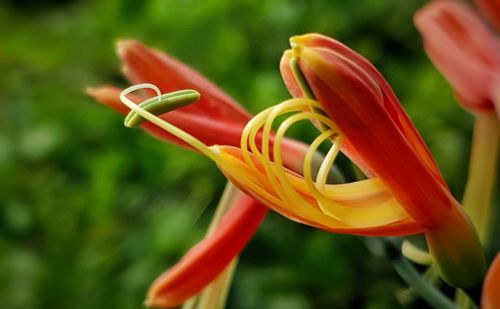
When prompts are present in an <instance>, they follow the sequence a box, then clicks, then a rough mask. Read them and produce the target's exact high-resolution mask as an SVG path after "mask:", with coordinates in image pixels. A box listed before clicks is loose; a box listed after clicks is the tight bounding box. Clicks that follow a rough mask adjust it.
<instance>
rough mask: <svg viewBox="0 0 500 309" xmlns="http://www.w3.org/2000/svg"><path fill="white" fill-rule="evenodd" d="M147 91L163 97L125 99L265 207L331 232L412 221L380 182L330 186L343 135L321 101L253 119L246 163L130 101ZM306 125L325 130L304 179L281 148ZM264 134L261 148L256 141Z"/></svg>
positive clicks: (244, 149) (290, 103) (288, 104)
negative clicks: (320, 155) (321, 154)
mask: <svg viewBox="0 0 500 309" xmlns="http://www.w3.org/2000/svg"><path fill="white" fill-rule="evenodd" d="M145 88H148V89H153V90H154V91H155V92H156V93H157V94H158V96H160V95H161V93H160V90H159V89H158V88H157V87H156V86H154V85H151V84H141V85H136V86H133V87H130V88H128V89H126V90H124V91H123V92H122V93H121V95H120V99H121V100H122V102H123V104H125V105H126V106H127V107H129V108H130V109H131V110H133V111H135V112H137V113H138V114H139V115H140V116H141V117H143V118H145V119H147V120H148V121H150V122H152V123H154V124H155V125H157V126H159V127H161V128H162V129H164V130H165V131H167V132H169V133H170V134H172V135H174V136H176V137H177V138H179V139H181V140H183V141H184V142H186V143H187V144H188V145H190V146H192V147H193V148H194V149H196V150H198V151H199V152H201V153H203V154H204V155H206V156H207V157H209V158H210V159H212V160H213V161H214V162H216V163H217V165H218V166H219V167H220V168H221V170H223V171H224V172H225V173H226V174H227V175H228V176H229V177H230V179H231V180H232V181H233V182H235V184H236V185H237V186H238V187H240V188H242V189H244V190H246V191H247V192H250V193H252V195H254V197H255V198H256V199H258V200H259V201H261V202H262V203H264V204H267V205H269V204H270V205H272V206H273V207H276V208H278V209H279V210H280V211H283V213H288V214H290V215H291V216H294V215H296V216H298V217H301V218H303V219H305V220H308V221H310V222H309V223H310V224H311V225H316V226H320V227H321V226H323V227H330V228H349V227H371V226H377V225H384V224H388V223H392V222H395V221H398V220H401V219H404V218H407V217H408V214H407V213H406V212H405V211H404V209H403V208H402V207H401V206H400V205H399V204H398V203H397V202H396V201H395V199H394V198H393V197H392V196H391V195H390V193H388V191H387V190H386V188H385V186H384V185H383V183H381V182H380V180H378V179H368V180H365V181H360V182H357V183H353V184H342V185H332V184H328V183H327V181H328V179H327V178H328V173H329V171H330V169H331V168H332V166H333V164H334V161H335V158H336V156H337V154H338V153H339V151H340V147H341V145H342V142H343V140H344V135H343V133H342V132H341V131H340V129H339V128H338V127H337V126H336V124H335V123H334V122H333V121H332V120H331V119H329V118H328V117H326V116H325V115H324V114H323V109H322V107H321V105H320V104H319V103H317V102H316V101H313V100H310V99H291V100H287V101H284V102H282V103H280V104H278V105H276V106H274V107H271V108H268V109H266V110H264V111H263V112H261V113H259V114H258V115H256V116H255V117H254V118H252V119H251V120H250V121H249V122H248V123H247V125H246V126H245V128H244V130H243V132H242V135H241V155H242V158H243V160H241V159H238V158H237V157H234V156H233V155H230V154H228V153H227V152H224V151H223V148H219V147H218V146H212V147H207V146H206V145H205V144H203V142H201V141H200V140H198V139H196V138H195V137H193V136H191V135H190V134H188V133H186V132H184V131H182V130H181V129H179V128H177V127H175V126H173V125H171V124H170V123H168V122H166V121H164V120H163V119H161V118H159V117H157V116H155V115H154V114H152V113H150V112H148V111H147V110H145V109H143V108H142V107H140V106H138V105H137V104H136V103H134V102H132V101H131V100H130V99H128V98H127V94H129V93H131V92H133V91H136V90H140V89H145ZM290 114H291V115H290ZM283 115H285V116H286V117H287V118H286V119H285V120H284V121H282V122H281V123H280V125H279V127H278V129H277V131H276V134H275V135H274V141H272V142H271V138H272V134H273V132H272V130H273V124H274V123H275V121H276V119H277V118H278V117H280V116H283ZM304 120H307V121H311V122H312V123H314V124H316V125H317V126H319V127H321V132H320V134H319V135H318V136H317V137H316V139H315V140H314V141H313V142H312V143H311V145H310V147H309V148H308V149H307V151H306V153H305V157H304V162H303V176H301V175H298V174H295V173H293V172H291V171H289V170H287V169H286V168H285V167H284V165H283V160H282V153H281V145H282V142H283V139H284V137H285V134H286V132H287V131H288V130H289V128H290V127H291V126H292V125H294V124H295V123H297V122H299V121H304ZM259 134H260V137H261V143H260V145H258V142H257V140H258V137H259ZM327 140H330V141H331V142H332V145H331V147H330V149H329V151H328V153H327V155H326V157H325V158H324V160H323V162H322V163H321V164H320V167H319V170H318V173H317V175H316V179H315V180H313V171H312V166H313V164H312V162H313V156H314V154H315V153H316V152H317V150H318V147H319V146H320V145H321V144H322V143H324V142H325V141H327ZM259 146H260V147H259Z"/></svg>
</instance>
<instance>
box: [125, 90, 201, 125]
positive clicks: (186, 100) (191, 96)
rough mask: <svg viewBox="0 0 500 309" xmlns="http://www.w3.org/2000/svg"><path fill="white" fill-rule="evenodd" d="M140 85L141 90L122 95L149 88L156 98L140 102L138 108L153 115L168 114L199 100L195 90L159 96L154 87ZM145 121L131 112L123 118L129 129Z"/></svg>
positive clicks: (134, 112)
mask: <svg viewBox="0 0 500 309" xmlns="http://www.w3.org/2000/svg"><path fill="white" fill-rule="evenodd" d="M146 85H147V84H142V85H141V86H142V88H134V89H129V91H127V92H126V93H125V94H124V95H127V94H129V93H130V92H132V91H135V90H138V89H144V88H146V87H147V88H150V89H153V90H155V91H156V93H157V94H158V95H157V96H155V97H153V98H150V99H148V100H146V101H144V102H141V103H140V104H139V106H140V107H141V108H143V109H145V110H146V111H148V112H150V113H152V114H154V115H161V114H165V113H168V112H170V111H173V110H176V109H178V108H180V107H183V106H186V105H188V104H191V103H194V102H196V101H198V100H199V99H200V93H199V92H198V91H196V90H190V89H188V90H180V91H174V92H170V93H165V94H161V93H160V91H159V90H158V89H157V88H156V86H154V85H148V86H146ZM144 121H145V119H144V118H143V117H141V115H139V114H138V113H137V112H136V111H134V110H131V111H130V112H129V113H128V115H127V117H126V118H125V122H124V123H125V126H126V127H129V128H133V127H136V126H138V125H140V124H141V123H143V122H144Z"/></svg>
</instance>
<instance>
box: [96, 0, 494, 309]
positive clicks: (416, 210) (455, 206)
mask: <svg viewBox="0 0 500 309" xmlns="http://www.w3.org/2000/svg"><path fill="white" fill-rule="evenodd" d="M478 4H479V7H480V8H481V9H483V10H484V12H486V14H485V15H486V16H487V17H488V18H490V20H491V21H492V24H493V25H495V26H496V27H499V26H500V22H499V17H500V16H499V13H498V12H499V11H500V10H499V7H498V3H497V2H494V1H487V0H484V1H478ZM491 8H493V9H491ZM415 21H416V24H417V27H418V28H419V30H420V31H421V32H422V34H423V37H424V42H425V47H426V51H427V52H428V54H429V56H430V58H431V59H432V61H433V62H434V63H435V64H436V66H437V67H438V68H439V69H440V70H441V71H442V72H443V74H444V75H445V76H446V77H447V78H448V80H449V82H450V84H451V85H452V86H453V88H454V90H455V93H456V95H457V98H458V100H459V102H461V104H462V105H463V106H464V107H466V108H467V109H469V110H471V111H473V112H474V113H476V114H478V115H483V114H487V115H488V117H487V119H489V120H488V121H490V125H491V126H493V127H494V128H496V130H497V131H494V132H496V137H495V136H494V139H493V140H495V138H496V140H495V142H494V143H497V142H498V128H499V127H500V126H499V125H498V119H497V117H496V116H493V120H491V119H492V116H491V115H494V111H495V109H496V111H497V112H499V110H500V106H499V102H500V100H499V96H500V88H499V82H500V78H499V76H500V48H499V46H500V44H498V43H499V42H498V38H497V37H496V35H495V34H494V32H493V30H490V29H489V28H488V27H487V26H486V25H484V24H483V23H482V22H481V21H480V20H478V18H477V17H476V15H475V13H473V12H472V11H471V10H470V9H469V8H467V7H465V6H464V5H463V4H460V3H458V2H455V1H435V2H433V3H430V4H429V5H427V6H426V7H425V8H423V9H422V10H421V11H419V12H418V13H417V14H416V17H415ZM290 42H291V49H290V50H287V51H285V52H284V54H283V57H282V59H281V63H280V70H281V74H282V77H283V80H284V82H285V84H286V86H287V88H288V90H289V92H290V94H291V95H292V97H293V98H292V99H289V100H286V101H284V102H281V103H279V104H276V105H275V106H272V107H270V108H268V109H266V110H264V111H262V112H260V113H259V114H257V115H255V116H254V117H252V116H251V115H250V114H249V113H248V112H247V111H245V110H244V109H243V108H242V107H241V106H239V105H238V104H237V103H236V102H235V101H234V100H233V99H232V98H230V97H229V96H228V95H226V94H225V93H224V92H222V91H221V90H220V89H219V88H218V87H217V86H215V85H214V84H212V83H211V82H209V81H208V80H206V79H205V78H204V77H202V76H201V75H200V74H199V73H197V72H196V71H194V70H193V69H191V68H189V67H187V66H186V65H184V64H182V63H181V62H179V61H177V60H175V59H174V58H172V57H170V56H168V55H166V54H163V53H161V52H159V51H157V50H154V49H150V48H147V47H145V46H143V45H142V44H140V43H138V42H136V41H125V42H120V43H119V44H118V54H119V55H120V57H121V58H122V60H123V62H124V69H123V71H124V74H125V75H126V76H127V78H128V79H129V80H130V81H131V82H132V83H134V84H139V85H136V86H133V87H132V88H129V89H127V90H125V91H122V90H121V89H118V88H115V87H109V86H105V87H100V88H91V89H89V90H88V93H89V94H90V95H91V96H93V97H95V98H96V99H97V100H98V101H100V102H102V103H104V104H105V105H107V106H109V107H111V108H113V109H115V110H117V111H118V112H120V113H122V114H124V115H125V114H128V116H127V120H126V125H127V126H137V125H140V126H141V127H142V128H143V129H144V130H146V131H147V132H149V133H151V134H153V135H155V136H157V137H159V138H160V139H163V140H166V141H169V142H172V143H174V144H177V145H180V146H182V147H185V148H187V149H190V150H194V151H197V152H200V153H201V154H203V155H205V156H207V157H208V158H209V159H211V160H213V161H214V162H215V163H216V164H217V166H218V167H219V169H220V170H221V171H222V173H224V175H225V176H226V177H227V178H228V180H229V181H230V182H231V183H232V186H234V187H236V188H237V189H235V188H231V189H230V190H229V191H230V193H228V196H226V198H223V200H222V202H221V206H220V207H221V209H224V210H223V211H222V213H221V214H220V216H219V217H218V218H217V220H215V221H214V225H213V228H212V229H211V231H210V232H209V233H208V234H207V236H206V237H205V238H204V239H203V240H202V241H200V243H198V244H197V245H196V246H194V247H193V248H192V249H191V250H190V251H189V252H188V253H187V254H186V255H185V256H184V258H182V259H181V260H180V261H179V262H178V264H176V265H174V266H173V267H171V268H170V269H169V270H168V271H167V272H165V273H164V274H162V275H161V276H160V277H159V278H158V279H157V280H156V281H155V282H154V283H153V285H152V287H151V289H150V291H149V294H148V298H147V304H148V305H150V306H157V307H172V306H178V305H180V304H182V303H184V302H186V301H187V300H188V299H190V298H192V297H195V296H196V295H198V294H199V293H200V292H202V290H203V289H204V288H206V287H207V286H208V285H209V284H211V283H212V284H213V282H215V280H221V278H222V277H221V276H222V275H221V274H223V272H224V270H226V271H229V270H230V268H231V265H234V261H235V259H236V257H237V256H238V254H239V253H240V251H241V250H242V249H243V248H244V246H245V245H246V243H247V242H248V240H249V239H250V238H251V236H252V235H253V233H254V232H255V230H256V229H257V228H258V226H259V224H260V222H261V221H262V220H263V218H264V216H265V214H266V212H267V210H268V209H272V210H273V211H276V212H278V213H279V214H281V215H283V216H285V217H286V218H289V219H290V220H293V221H295V222H299V223H302V224H306V225H309V226H312V227H315V228H319V229H321V230H324V231H328V232H333V233H342V234H353V235H363V236H406V235H414V234H421V235H424V236H425V239H426V240H427V245H428V249H429V253H430V255H431V256H432V259H431V260H432V263H434V265H435V266H436V267H437V268H438V269H439V274H440V276H441V278H443V280H445V281H446V282H447V283H448V284H449V285H451V286H453V287H457V288H463V289H473V288H474V287H476V286H478V285H480V284H481V283H482V282H483V279H484V275H485V272H486V264H487V263H486V259H485V255H484V250H483V245H482V244H481V241H480V239H481V240H484V239H483V236H482V235H483V232H481V233H480V236H481V237H478V235H477V233H476V229H478V230H480V231H482V230H483V227H482V226H483V225H484V223H478V222H479V221H477V220H476V217H475V216H474V215H471V219H472V221H471V220H470V219H469V217H468V215H467V214H466V212H465V211H464V208H463V207H462V205H461V204H460V203H459V202H458V201H457V200H456V199H455V198H454V197H453V195H452V194H451V192H450V190H449V188H448V187H447V185H446V183H445V181H444V179H443V177H442V176H441V174H440V172H439V169H438V167H437V165H436V163H435V162H434V160H433V158H432V156H431V153H430V151H429V149H428V148H427V147H426V145H425V144H424V142H423V140H422V138H421V137H420V135H419V133H418V132H417V130H416V129H415V127H414V125H413V124H412V122H411V120H410V118H409V117H408V115H407V114H406V113H405V111H404V110H403V108H402V106H401V104H400V103H399V101H398V99H397V98H396V96H395V95H394V93H393V91H392V90H391V88H390V86H389V85H388V83H387V82H386V81H385V79H384V78H383V77H382V75H381V74H380V73H379V72H378V71H377V69H376V68H375V67H374V66H373V65H372V64H371V63H370V62H369V61H368V60H366V59H365V58H363V57H362V56H361V55H359V54H357V53H356V52H355V51H353V50H351V49H350V48H348V47H347V46H345V45H343V44H342V43H340V42H338V41H336V40H334V39H331V38H329V37H326V36H323V35H319V34H306V35H301V36H294V37H292V38H291V39H290ZM182 89H190V90H182ZM178 90H182V91H178ZM133 91H138V93H134V94H131V93H132V92H133ZM174 91H177V92H174ZM165 93H166V94H165ZM162 94H163V95H162ZM478 117H479V116H478ZM300 121H309V122H311V123H312V124H313V125H314V126H315V127H316V128H317V137H316V138H315V139H314V141H313V142H312V143H311V144H310V145H306V144H304V143H302V142H298V141H295V140H293V139H290V138H288V137H287V136H286V133H287V130H288V129H289V128H290V127H291V126H293V125H294V124H296V123H298V122H300ZM491 123H493V124H491ZM322 144H328V147H329V150H328V152H327V153H326V155H324V156H323V155H321V154H320V153H319V151H318V148H319V147H320V145H322ZM495 145H496V144H495ZM495 149H498V147H497V146H496V148H495ZM495 151H497V150H495ZM495 151H494V153H495ZM339 152H343V153H344V154H345V155H346V156H347V157H349V158H350V159H351V161H352V162H353V163H354V164H356V165H357V166H358V167H359V168H360V170H361V171H362V172H363V173H364V175H365V176H366V179H361V180H358V181H355V182H350V183H338V182H343V181H341V180H340V178H341V177H340V176H339V174H338V171H337V170H336V169H335V167H334V161H335V158H336V156H337V155H338V153H339ZM492 160H493V163H491V164H494V162H495V160H496V156H495V155H493V159H492ZM491 164H490V166H489V167H490V168H491ZM471 166H472V165H471ZM493 170H494V169H493ZM494 176H495V175H494V172H493V176H491V177H492V178H493V180H494ZM491 177H490V178H491ZM332 179H333V180H335V181H332ZM488 183H491V181H489V182H488ZM490 187H491V186H490ZM488 188H489V187H488V186H487V185H486V186H483V189H485V190H486V191H488V190H490V191H491V188H489V189H488ZM470 191H471V192H472V191H474V192H476V191H477V190H473V189H471V190H470ZM490 193H491V192H489V191H488V192H486V196H488V194H490ZM476 195H477V194H476ZM490 195H491V194H490ZM469 196H475V194H473V193H471V194H470V195H469ZM469 199H470V200H472V202H470V203H469V202H467V203H466V202H465V201H464V206H466V207H465V209H466V211H467V213H469V211H468V209H469V207H471V206H468V205H469V204H471V203H473V201H474V200H477V199H476V198H469ZM489 203H490V199H489V198H486V202H485V203H484V204H489ZM466 204H467V205H466ZM485 207H486V208H488V207H489V206H485ZM481 213H483V211H481ZM485 233H486V232H485ZM483 244H484V243H483ZM498 269H500V260H499V258H498V257H497V258H496V259H495V262H494V263H493V264H492V267H491V271H490V272H489V274H488V276H487V277H486V280H485V282H486V283H485V288H484V293H483V296H482V303H483V305H484V307H485V308H494V306H495V305H498V304H499V300H498V297H497V296H496V295H495V292H494V291H493V290H494V289H495V286H497V285H498V283H497V282H498V280H500V279H499V277H500V276H499V273H500V272H499V270H498ZM221 291H222V289H219V290H216V293H219V294H220V295H222V294H223V293H222V292H221ZM495 297H497V298H495ZM216 301H217V302H218V304H221V299H218V300H216Z"/></svg>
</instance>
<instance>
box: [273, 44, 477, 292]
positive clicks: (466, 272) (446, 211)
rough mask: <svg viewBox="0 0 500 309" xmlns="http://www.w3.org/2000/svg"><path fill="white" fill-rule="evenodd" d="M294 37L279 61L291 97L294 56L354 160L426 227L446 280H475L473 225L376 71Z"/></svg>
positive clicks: (335, 49) (344, 53) (341, 50)
mask: <svg viewBox="0 0 500 309" xmlns="http://www.w3.org/2000/svg"><path fill="white" fill-rule="evenodd" d="M291 42H292V46H293V52H286V53H285V56H284V64H283V62H282V66H281V67H282V73H283V75H284V79H285V82H286V83H287V85H288V86H289V88H290V89H291V93H292V95H295V96H302V95H303V94H302V91H298V89H299V88H300V87H298V86H297V85H298V82H297V81H295V76H292V75H290V74H291V72H292V70H291V69H287V65H286V63H287V62H288V61H289V60H290V59H291V58H294V61H296V63H297V65H298V69H299V70H300V72H301V74H303V77H304V78H305V81H306V83H307V86H308V87H310V91H311V93H312V95H313V96H314V98H315V99H316V100H317V101H318V102H319V105H320V108H321V109H322V110H323V112H324V113H325V114H326V115H327V116H328V117H329V118H330V119H332V120H333V122H334V124H335V125H336V126H338V129H339V131H341V132H342V133H343V134H344V135H345V138H346V139H347V140H348V141H349V142H350V146H351V147H353V148H354V149H355V153H354V160H355V161H356V160H357V161H360V162H362V163H363V166H365V167H367V168H368V170H369V171H370V172H371V173H372V174H373V175H374V176H376V177H377V178H379V179H380V180H381V182H382V183H383V184H384V185H385V186H386V187H387V189H388V191H389V192H390V194H392V196H394V198H395V199H396V200H397V201H398V202H399V203H400V205H401V206H402V207H403V208H404V209H405V210H406V211H407V212H408V214H409V215H410V217H411V218H413V219H414V220H416V221H417V222H418V223H420V224H422V225H423V226H424V227H426V228H427V229H429V230H428V232H427V233H426V237H427V240H428V244H429V248H430V250H431V253H432V254H433V256H434V257H435V258H436V260H437V262H438V265H439V267H440V269H441V272H442V275H443V276H444V278H445V279H446V280H447V281H448V282H449V283H450V284H452V285H454V286H459V287H464V286H465V287H466V286H471V285H475V284H477V283H478V282H479V281H480V280H481V279H482V275H483V269H484V257H483V254H482V249H481V246H480V244H479V241H478V239H477V236H476V234H475V231H474V228H473V227H472V226H471V224H470V223H469V220H468V219H467V217H466V216H465V214H464V212H463V211H462V209H461V207H460V205H459V204H458V202H457V201H456V200H455V199H454V198H453V196H452V195H451V193H450V191H449V190H448V188H447V186H446V184H445V183H444V181H443V179H442V177H441V175H440V173H439V170H438V168H437V167H436V165H435V163H434V161H433V159H432V157H431V156H430V153H429V151H428V149H427V147H426V146H425V145H424V143H423V142H422V139H421V138H420V136H419V135H418V133H417V131H416V130H415V128H414V126H413V125H412V123H411V121H410V120H409V118H408V116H407V115H406V113H405V112H404V111H403V109H402V107H401V105H400V104H399V102H398V100H397V99H396V97H395V96H394V94H393V92H392V91H391V89H390V87H389V85H388V84H387V83H386V82H385V80H384V79H383V77H382V76H381V75H380V73H379V72H378V71H377V70H376V69H375V68H374V67H373V66H372V65H371V64H370V63H369V62H368V61H367V60H365V59H364V58H362V57H361V56H360V55H358V54H356V53H355V52H353V51H352V50H350V49H348V48H347V47H346V46H344V45H342V44H341V43H339V42H337V41H335V40H332V39H330V38H328V37H325V36H321V35H316V34H308V35H304V36H298V37H293V38H292V39H291ZM302 88H304V87H302ZM348 154H349V153H348Z"/></svg>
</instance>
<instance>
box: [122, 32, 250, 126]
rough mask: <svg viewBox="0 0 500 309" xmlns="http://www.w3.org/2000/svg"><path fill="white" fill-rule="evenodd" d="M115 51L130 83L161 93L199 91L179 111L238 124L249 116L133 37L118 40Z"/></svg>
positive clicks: (196, 76) (193, 74)
mask: <svg viewBox="0 0 500 309" xmlns="http://www.w3.org/2000/svg"><path fill="white" fill-rule="evenodd" d="M117 50H118V55H119V56H120V58H121V59H122V61H123V65H124V67H123V72H124V74H125V75H126V76H127V78H128V79H129V80H130V81H131V82H132V83H136V84H138V83H151V84H154V85H156V86H157V87H158V88H160V90H161V91H162V93H166V92H172V91H175V90H180V89H194V90H197V91H199V92H200V93H201V99H200V100H199V101H198V102H196V103H194V104H191V105H189V106H185V107H183V108H182V109H180V110H182V111H185V112H189V113H192V114H203V115H206V116H210V117H211V118H215V119H218V120H223V121H227V122H237V123H242V124H244V123H246V122H247V121H248V120H249V119H250V114H249V113H248V112H247V111H246V110H245V109H243V108H242V107H241V106H240V105H238V104H237V103H236V102H235V101H234V100H233V99H232V98H230V97H229V96H228V95H227V94H225V93H224V92H223V91H222V90H220V89H219V88H218V87H217V86H216V85H214V84H213V83H211V82H210V81H209V80H207V79H206V78H205V77H203V76H202V75H201V74H199V73H198V72H196V71H195V70H194V69H192V68H190V67H189V66H187V65H185V64H184V63H182V62H180V61H178V60H176V59H174V58H173V57H171V56H169V55H167V54H165V53H162V52H160V51H158V50H154V49H150V48H148V47H146V46H144V45H142V44H141V43H139V42H137V41H134V40H127V41H120V42H118V44H117Z"/></svg>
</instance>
